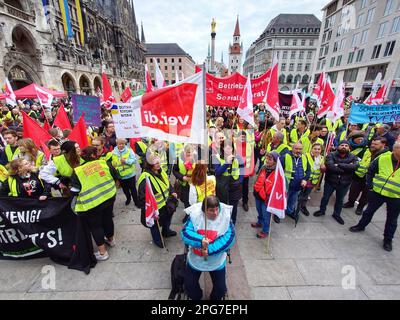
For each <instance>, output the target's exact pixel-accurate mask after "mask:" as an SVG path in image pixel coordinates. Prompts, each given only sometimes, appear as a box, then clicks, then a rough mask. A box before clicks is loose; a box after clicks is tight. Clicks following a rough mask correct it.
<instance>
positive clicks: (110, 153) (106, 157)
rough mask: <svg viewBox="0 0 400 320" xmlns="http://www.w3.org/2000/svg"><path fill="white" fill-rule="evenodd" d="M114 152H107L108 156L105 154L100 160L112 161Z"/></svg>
mask: <svg viewBox="0 0 400 320" xmlns="http://www.w3.org/2000/svg"><path fill="white" fill-rule="evenodd" d="M112 156H113V154H112V152H107V153H106V154H103V155H101V156H100V158H99V160H104V161H105V162H107V161H109V160H110V159H112Z"/></svg>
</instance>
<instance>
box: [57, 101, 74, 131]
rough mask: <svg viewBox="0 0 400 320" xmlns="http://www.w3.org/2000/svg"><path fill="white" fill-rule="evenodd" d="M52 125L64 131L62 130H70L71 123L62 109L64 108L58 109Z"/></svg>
mask: <svg viewBox="0 0 400 320" xmlns="http://www.w3.org/2000/svg"><path fill="white" fill-rule="evenodd" d="M54 125H55V126H56V127H59V128H60V129H61V130H64V129H70V130H72V126H71V122H70V121H69V119H68V115H67V112H66V111H65V109H64V106H61V107H60V108H59V109H58V112H57V116H56V118H55V119H54Z"/></svg>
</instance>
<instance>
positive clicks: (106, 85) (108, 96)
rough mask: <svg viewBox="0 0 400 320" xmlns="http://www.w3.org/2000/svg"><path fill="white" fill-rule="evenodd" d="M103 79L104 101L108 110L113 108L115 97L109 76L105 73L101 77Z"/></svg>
mask: <svg viewBox="0 0 400 320" xmlns="http://www.w3.org/2000/svg"><path fill="white" fill-rule="evenodd" d="M101 79H102V81H103V99H104V102H105V106H106V108H107V109H109V108H111V104H112V103H113V102H115V98H114V96H113V92H112V89H111V85H110V82H109V81H108V78H107V75H106V74H105V73H104V72H103V74H102V75H101Z"/></svg>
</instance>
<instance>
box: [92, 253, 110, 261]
mask: <svg viewBox="0 0 400 320" xmlns="http://www.w3.org/2000/svg"><path fill="white" fill-rule="evenodd" d="M94 256H95V257H96V260H97V261H106V260H108V259H109V258H110V256H109V255H108V252H106V253H105V254H101V253H100V252H99V251H97V252H95V253H94Z"/></svg>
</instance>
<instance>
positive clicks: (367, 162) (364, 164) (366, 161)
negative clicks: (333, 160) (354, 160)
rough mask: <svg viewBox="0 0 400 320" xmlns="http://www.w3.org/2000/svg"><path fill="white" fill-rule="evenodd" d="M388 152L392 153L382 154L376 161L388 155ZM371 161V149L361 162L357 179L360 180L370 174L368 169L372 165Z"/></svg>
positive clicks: (366, 152)
mask: <svg viewBox="0 0 400 320" xmlns="http://www.w3.org/2000/svg"><path fill="white" fill-rule="evenodd" d="M388 152H389V153H390V151H387V152H385V153H382V154H380V155H379V156H378V157H377V158H376V159H379V158H380V157H381V156H383V155H386V154H387V153H388ZM371 159H372V154H371V151H370V150H369V149H367V151H365V153H364V156H363V158H362V159H361V161H360V162H359V166H358V168H357V171H356V175H357V177H360V178H364V177H365V175H366V174H367V172H368V168H369V166H370V164H371ZM376 159H375V160H376Z"/></svg>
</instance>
